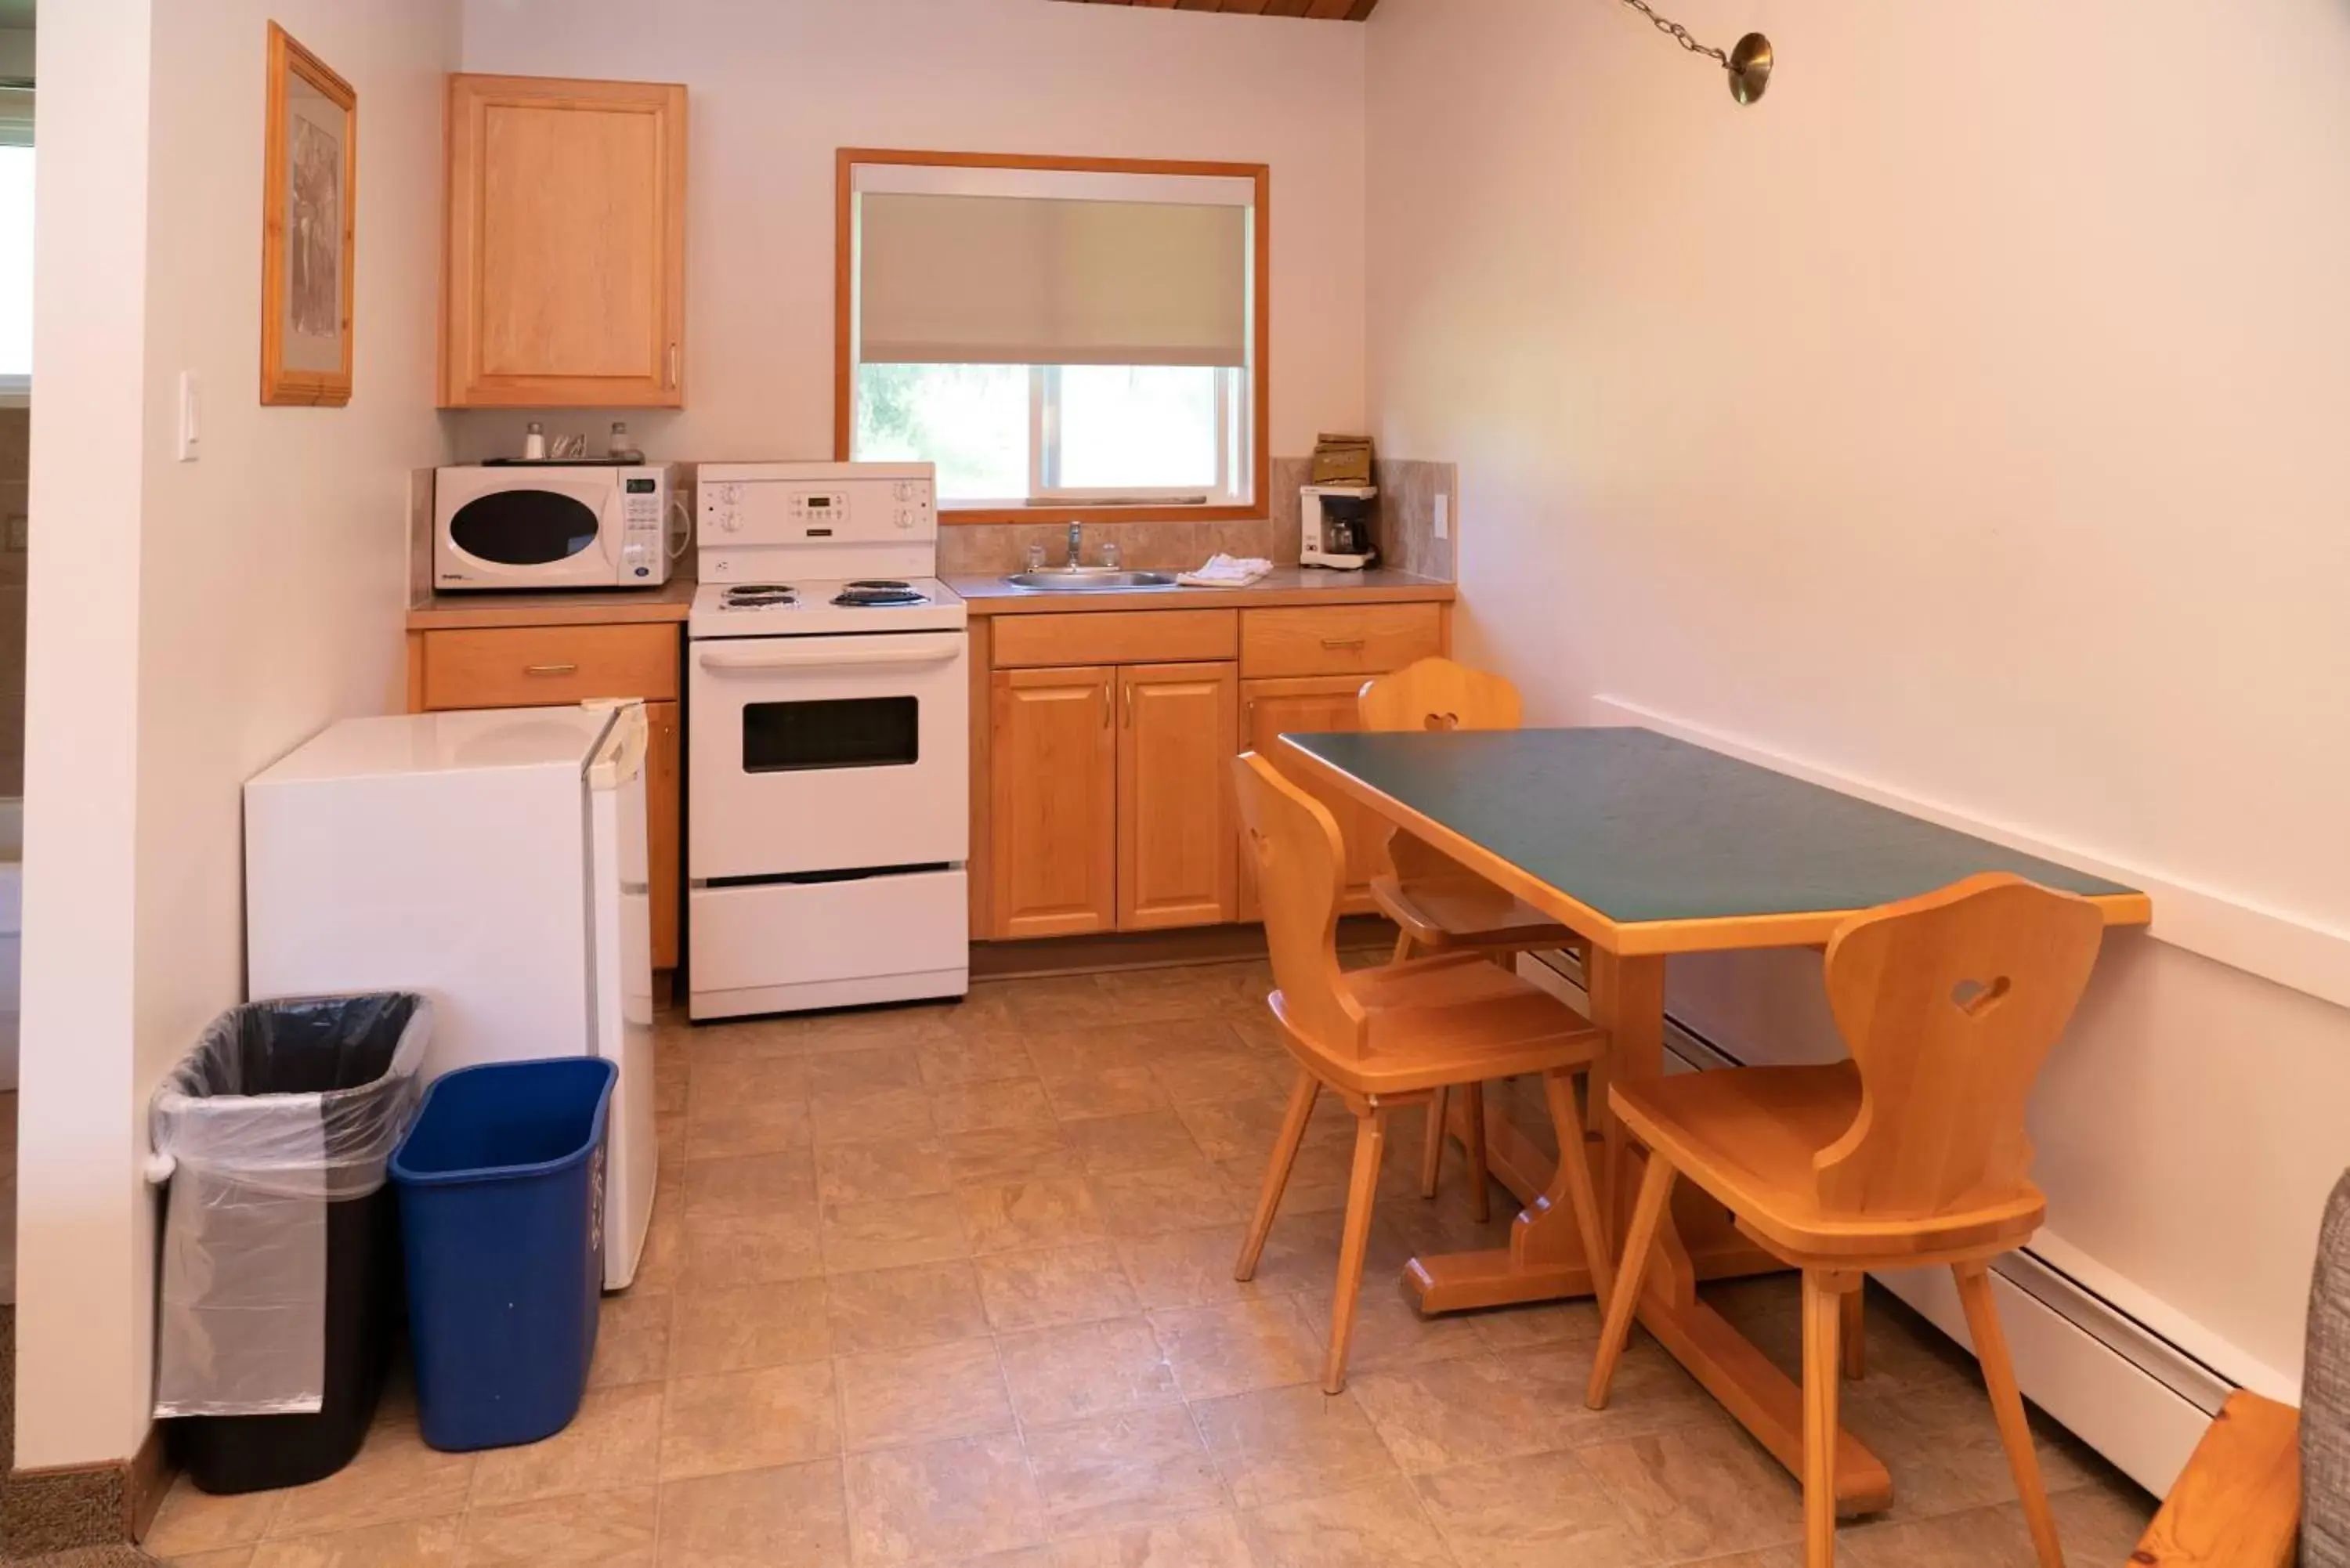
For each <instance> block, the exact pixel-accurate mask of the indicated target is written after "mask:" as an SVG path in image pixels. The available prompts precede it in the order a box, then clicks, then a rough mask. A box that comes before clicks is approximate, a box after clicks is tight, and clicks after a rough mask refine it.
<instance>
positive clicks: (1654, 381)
mask: <svg viewBox="0 0 2350 1568" xmlns="http://www.w3.org/2000/svg"><path fill="white" fill-rule="evenodd" d="M1678 14H1679V15H1680V16H1681V18H1682V20H1684V21H1685V22H1687V23H1688V24H1689V26H1690V27H1691V28H1692V29H1693V30H1694V31H1696V32H1697V33H1698V34H1699V35H1700V36H1701V37H1704V38H1707V39H1709V40H1711V41H1719V42H1721V43H1722V44H1724V45H1725V46H1726V45H1727V44H1729V43H1730V42H1731V41H1733V40H1734V39H1736V37H1737V36H1739V35H1740V34H1741V33H1742V32H1743V31H1745V30H1746V29H1748V28H1749V27H1761V28H1763V29H1764V30H1766V31H1768V32H1769V33H1770V34H1771V36H1772V37H1773V42H1774V44H1775V45H1776V46H1777V48H1778V55H1779V59H1780V66H1779V71H1778V75H1777V77H1776V78H1775V79H1774V80H1773V83H1772V86H1771V88H1770V93H1769V96H1768V97H1767V98H1766V99H1764V101H1763V103H1762V104H1760V105H1758V106H1756V107H1754V108H1751V109H1740V108H1738V107H1737V106H1735V105H1734V104H1733V103H1732V102H1731V99H1730V98H1729V95H1728V93H1727V92H1726V91H1725V90H1724V88H1723V85H1722V82H1721V76H1720V74H1719V72H1718V71H1716V70H1714V69H1712V68H1711V67H1708V66H1706V65H1704V64H1703V63H1702V62H1700V61H1699V60H1696V59H1694V58H1692V57H1690V56H1688V55H1686V54H1683V53H1682V52H1681V51H1679V50H1678V49H1675V48H1674V47H1671V45H1670V43H1669V40H1666V39H1664V38H1661V37H1659V36H1657V35H1656V34H1655V33H1654V32H1652V31H1651V30H1650V29H1649V27H1648V25H1647V24H1646V23H1645V22H1644V21H1643V20H1642V19H1641V18H1640V17H1638V16H1636V15H1634V14H1632V13H1630V12H1628V11H1627V10H1626V9H1625V8H1623V7H1622V6H1620V5H1616V4H1614V3H1613V0H1477V3H1476V4H1475V5H1460V4H1453V3H1448V0H1384V3H1383V4H1382V5H1380V6H1379V8H1378V12H1377V14H1376V15H1375V16H1374V17H1373V19H1372V21H1371V23H1370V25H1369V28H1368V32H1369V48H1370V55H1369V60H1368V64H1367V101H1368V104H1369V106H1370V108H1369V168H1370V198H1369V216H1368V241H1367V251H1368V253H1369V254H1370V256H1371V277H1370V286H1369V320H1370V323H1371V327H1370V355H1371V379H1372V403H1373V409H1374V426H1375V430H1376V432H1377V434H1378V437H1379V438H1380V440H1381V443H1382V445H1383V447H1384V448H1385V450H1387V451H1388V452H1391V453H1393V454H1394V455H1397V456H1399V457H1413V456H1428V457H1444V458H1451V459H1457V460H1458V461H1459V462H1461V465H1462V482H1461V483H1462V490H1463V497H1462V503H1463V517H1462V522H1461V541H1462V543H1461V579H1462V586H1463V591H1464V605H1463V614H1462V618H1461V625H1462V628H1463V646H1464V648H1465V649H1467V651H1468V652H1469V653H1470V654H1471V656H1472V657H1478V658H1482V659H1490V660H1492V661H1494V662H1496V663H1497V664H1499V665H1501V666H1502V667H1503V668H1505V669H1507V670H1509V671H1510V672H1511V673H1513V675H1515V676H1517V677H1518V678H1520V679H1521V680H1524V681H1525V682H1526V683H1527V684H1528V686H1529V688H1530V690H1531V693H1532V697H1533V703H1532V705H1533V709H1534V713H1535V714H1536V716H1538V717H1540V718H1543V719H1547V720H1551V721H1554V722H1556V721H1562V720H1564V721H1573V720H1576V719H1580V718H1582V717H1584V716H1585V715H1586V712H1587V711H1589V709H1588V699H1590V698H1592V697H1594V696H1597V695H1601V694H1607V695H1612V696H1615V697H1617V698H1620V699H1623V700H1626V701H1631V702H1635V703H1638V704H1643V705H1645V706H1647V707H1648V708H1651V709H1654V710H1656V711H1660V712H1663V713H1666V714H1669V715H1674V716H1677V717H1679V718H1680V719H1683V720H1686V721H1689V722H1693V723H1696V724H1700V725H1704V726H1709V727H1711V728H1714V729H1717V730H1720V731H1723V732H1731V733H1734V734H1738V735H1742V736H1745V737H1748V738H1751V739H1752V740H1754V741H1756V742H1760V743H1762V744H1763V745H1765V746H1768V747H1770V748H1773V749H1774V750H1776V751H1778V752H1781V753H1785V754H1786V755H1788V756H1790V757H1793V758H1794V759H1796V760H1798V761H1801V762H1804V763H1810V764H1813V765H1814V766H1817V767H1821V768H1825V769H1827V770H1830V771H1833V772H1835V773H1838V774H1846V775H1849V776H1854V777H1857V778H1861V779H1866V780H1870V781H1874V782H1876V783H1877V784H1881V785H1883V786H1886V787H1887V788H1889V789H1891V790H1894V791H1896V792H1901V793H1906V794H1910V795H1913V796H1916V797H1921V798H1924V799H1928V800H1933V801H1939V802H1941V803H1943V804H1945V805H1950V806H1951V807H1953V808H1956V809H1957V810H1959V811H1960V812H1962V813H1965V814H1968V815H1971V816H1973V817H1975V818H1977V819H1980V820H1986V821H1990V822H1995V823H2003V824H2009V825H2012V826H2014V827H2016V828H2017V829H2019V830H2021V831H2022V832H2024V833H2026V834H2029V835H2031V836H2035V837H2038V838H2041V839H2044V840H2047V841H2050V842H2054V843H2058V844H2067V845H2072V846H2079V847H2081V848H2084V849H2087V850H2091V851H2093V852H2094V853H2095V854H2096V855H2097V856H2098V857H2100V858H2103V859H2106V860H2109V861H2111V862H2114V863H2116V864H2118V865H2121V866H2124V867H2140V868H2143V869H2144V870H2146V871H2147V873H2148V874H2150V875H2151V874H2160V875H2161V876H2163V877H2168V878H2175V879H2178V880H2180V881H2184V882H2190V883H2194V884H2197V885H2199V886H2201V887H2204V888H2210V889H2214V890H2216V891H2217V892H2219V893H2220V894H2223V895H2225V896H2226V897H2227V898H2232V899H2235V900H2238V901H2239V902H2241V904H2243V905H2247V906H2257V907H2262V908H2266V909H2271V910H2273V911H2276V912H2278V913H2279V914H2281V915H2282V917H2284V918H2285V919H2288V920H2290V921H2292V922H2294V923H2297V924H2298V925H2299V926H2300V927H2302V928H2303V929H2307V930H2309V931H2311V932H2313V933H2315V937H2314V940H2324V933H2326V932H2329V931H2330V932H2332V933H2334V934H2335V936H2336V937H2337V938H2338V936H2339V934H2340V933H2343V932H2345V931H2350V831H2345V829H2344V826H2343V820H2344V819H2343V815H2342V805H2341V802H2342V785H2341V780H2342V778H2343V777H2344V776H2345V772H2350V726H2345V722H2344V721H2343V717H2342V715H2343V712H2344V706H2343V692H2344V691H2345V684H2346V683H2350V615H2345V613H2344V603H2345V598H2344V596H2345V585H2350V526H2345V514H2344V508H2343V504H2342V488H2341V481H2340V475H2339V465H2340V459H2339V456H2338V453H2339V452H2340V450H2341V446H2342V431H2343V427H2344V423H2345V414H2350V289H2345V286H2344V281H2343V280H2344V279H2345V277H2350V204H2345V202H2344V201H2343V200H2342V195H2343V182H2342V172H2341V171H2342V160H2341V150H2342V149H2343V148H2344V147H2345V146H2350V98H2345V96H2344V94H2343V93H2342V92H2341V90H2340V82H2341V80H2342V79H2343V78H2344V76H2345V74H2346V73H2350V10H2346V9H2345V8H2344V7H2343V6H2342V5H2339V4H2338V0H2279V3H2277V4H2273V5H2262V6H2255V7H2241V6H2217V5H2204V4H2200V3H2199V0H2138V3H2137V4H2125V3H2124V0H2054V3H2051V4H2046V5H2033V6H2028V7H2026V6H2007V7H2000V6H1988V7H1970V8H1969V9H1968V10H1967V11H1966V13H1965V15H1964V16H1963V18H1961V19H1960V20H1957V21H1955V22H1954V20H1953V17H1952V15H1951V13H1950V8H1949V7H1947V6H1936V5H1927V4H1924V3H1923V0H1898V3H1882V4H1877V5H1834V6H1825V7H1823V6H1818V5H1788V4H1781V3H1778V0H1689V3H1688V4H1687V5H1684V6H1683V7H1682V8H1681V10H1680V12H1679V13H1678ZM1816 969H1817V966H1816V961H1813V960H1806V959H1801V958H1791V957H1788V956H1784V955H1773V956H1768V957H1763V958H1752V959H1746V960H1741V961H1736V962H1734V963H1719V964H1714V965H1711V966H1706V965H1700V964H1685V965H1680V966H1677V970H1676V983H1675V989H1674V1005H1675V1008H1676V1010H1677V1011H1679V1012H1682V1013H1684V1014H1687V1015H1689V1016H1691V1017H1692V1018H1694V1019H1695V1020H1696V1021H1697V1022H1699V1023H1700V1024H1701V1025H1702V1026H1704V1027H1707V1028H1709V1029H1711V1030H1713V1031H1716V1032H1718V1033H1721V1035H1722V1036H1723V1038H1724V1041H1725V1043H1726V1044H1730V1045H1731V1047H1732V1048H1733V1049H1740V1050H1745V1051H1750V1052H1752V1053H1754V1054H1757V1055H1763V1056H1770V1055H1780V1054H1799V1053H1802V1052H1805V1051H1813V1050H1818V1049H1821V1048H1823V1046H1824V1039H1823V1035H1822V1033H1821V1031H1822V1024H1823V1020H1822V1018H1821V1016H1820V1013H1819V998H1818V994H1817V993H1818V982H1817V978H1816ZM2345 1104H2350V1013H2345V1012H2344V1011H2343V1010H2341V1009H2340V1008H2338V1007H2334V1006H2331V1005H2328V1004H2326V1003H2324V1002H2318V1001H2316V1000H2314V999H2313V998H2312V997H2310V996H2307V995H2303V994H2301V993H2298V992H2292V991H2288V990H2285V989H2282V988H2281V987H2279V986H2276V985H2272V984H2270V983H2268V982H2266V981H2261V980H2257V979H2254V978H2252V977H2251V975H2248V974H2246V973H2243V972H2241V971H2236V970H2231V969H2228V968H2225V967H2222V966H2221V965H2219V964H2216V963H2213V962H2210V961H2208V960H2207V959H2204V958H2201V957H2199V956H2197V955H2196V954H2195V953H2192V952H2189V951H2186V950H2182V949H2180V948H2178V947H2177V946H2172V945H2168V944H2167V943H2164V942H2161V941H2158V940H2149V939H2147V938H2145V937H2142V936H2135V935H2133V936H2124V937H2117V938H2116V939H2114V940H2112V941H2110V942H2109V943H2108V950H2107V955H2106V962H2105V964H2104V966H2103V967H2102V969H2101V971H2100V975H2099V978H2098V981H2097V982H2096V984H2095V988H2094V991H2093V994H2092V996H2091V998H2090V1000H2089V1002H2088V1003H2087V1005H2086V1006H2085V1010H2084V1012H2083V1013H2082V1015H2081V1017H2080V1019H2079V1022H2078V1023H2077V1024H2076V1026H2075V1028H2074V1032H2073V1036H2072V1038H2071V1040H2070V1041H2069V1043H2068V1044H2067V1045H2066V1047H2065V1048H2064V1052H2063V1053H2062V1054H2060V1056H2059V1057H2058V1059H2057V1060H2056V1061H2055V1062H2054V1064H2053V1065H2052V1066H2051V1068H2050V1070H2049V1073H2048V1076H2047V1079H2046V1081H2045V1083H2044V1085H2043V1092H2042V1094H2041V1096H2040V1098H2039V1101H2038V1103H2037V1106H2036V1110H2035V1121H2034V1129H2035V1137H2036V1140H2037V1142H2038V1145H2039V1147H2040V1150H2041V1156H2042V1158H2041V1163H2040V1175H2041V1178H2042V1179H2043V1183H2044V1184H2045V1185H2046V1187H2047V1188H2048V1189H2049V1191H2050V1194H2051V1197H2052V1200H2053V1208H2052V1210H2051V1216H2050V1226H2051V1231H2052V1233H2053V1234H2054V1236H2055V1238H2056V1239H2057V1240H2058V1241H2059V1242H2060V1243H2062V1244H2064V1245H2065V1246H2067V1247H2069V1248H2070V1249H2071V1250H2072V1251H2074V1254H2076V1256H2077V1258H2078V1259H2079V1260H2080V1265H2081V1267H2082V1268H2083V1270H2084V1271H2085V1272H2091V1273H2096V1274H2100V1275H2101V1276H2103V1277H2105V1279H2106V1282H2108V1283H2109V1284H2110V1286H2111V1288H2113V1289H2114V1290H2115V1291H2116V1293H2117V1294H2120V1295H2122V1296H2125V1297H2126V1298H2129V1300H2128V1301H2127V1303H2126V1304H2130V1305H2132V1306H2133V1307H2135V1308H2137V1310H2141V1311H2143V1312H2145V1313H2147V1315H2149V1316H2151V1317H2155V1318H2157V1319H2158V1320H2159V1319H2161V1318H2163V1317H2164V1316H2165V1314H2169V1315H2170V1316H2171V1317H2172V1318H2173V1319H2175V1320H2177V1321H2173V1322H2169V1323H2166V1324H2163V1326H2166V1327H2167V1328H2168V1329H2169V1330H2170V1331H2172V1332H2174V1333H2176V1334H2179V1336H2180V1337H2182V1338H2183V1339H2186V1340H2187V1341H2189V1343H2190V1344H2193V1345H2198V1346H2199V1348H2201V1349H2202V1350H2203V1351H2204V1352H2205V1353H2206V1354H2207V1355H2210V1357H2212V1358H2213V1359H2214V1360H2215V1362H2216V1363H2217V1364H2218V1365H2219V1366H2220V1368H2221V1370H2223V1371H2226V1372H2228V1373H2230V1374H2231V1375H2232V1376H2237V1377H2239V1378H2241V1379H2245V1380H2248V1381H2251V1382H2253V1383H2255V1384H2262V1385H2266V1386H2271V1387H2277V1386H2282V1390H2283V1391H2285V1392H2290V1391H2291V1387H2292V1383H2293V1379H2294V1378H2295V1377H2296V1376H2297V1373H2298V1368H2299V1366H2300V1362H2301V1348H2300V1334H2301V1328H2302V1316H2303V1296H2304V1294H2305V1292H2306V1290H2307V1271H2308V1265H2309V1260H2310V1256H2311V1252H2312V1250H2313V1247H2314V1235H2315V1227H2316V1221H2317V1216H2318V1212H2319V1208H2320V1205H2321V1203H2322V1201H2323V1199H2324V1193H2325V1191H2326V1189H2327V1188H2328V1187H2329V1186H2330V1184H2331V1183H2332V1181H2333V1179H2334V1176H2335V1175H2336V1174H2337V1173H2338V1172H2339V1171H2340V1170H2341V1168H2342V1167H2343V1166H2344V1164H2345V1160H2350V1123H2345V1118H2344V1117H2343V1116H2342V1114H2341V1107H2342V1106H2344V1105H2345ZM2182 1324H2183V1325H2184V1326H2182Z"/></svg>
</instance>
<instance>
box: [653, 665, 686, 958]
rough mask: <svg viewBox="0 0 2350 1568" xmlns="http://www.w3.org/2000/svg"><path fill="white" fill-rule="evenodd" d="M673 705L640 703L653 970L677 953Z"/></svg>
mask: <svg viewBox="0 0 2350 1568" xmlns="http://www.w3.org/2000/svg"><path fill="white" fill-rule="evenodd" d="M681 712H682V710H681V707H680V705H679V704H677V703H675V702H648V703H646V704H645V724H646V727H647V728H648V729H649V730H650V732H651V733H650V735H649V736H648V737H647V741H648V744H647V745H646V747H645V819H646V820H645V834H646V841H645V852H646V858H647V860H648V861H649V862H650V864H649V865H648V866H647V867H646V869H647V871H648V873H649V874H650V877H651V879H652V889H653V900H652V903H653V967H654V968H655V969H675V968H676V967H677V952H678V929H677V928H678V915H679V909H678V905H679V898H678V829H679V827H680V826H681V824H682V823H683V821H684V811H685V726H684V724H683V723H682V722H680V721H681Z"/></svg>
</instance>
